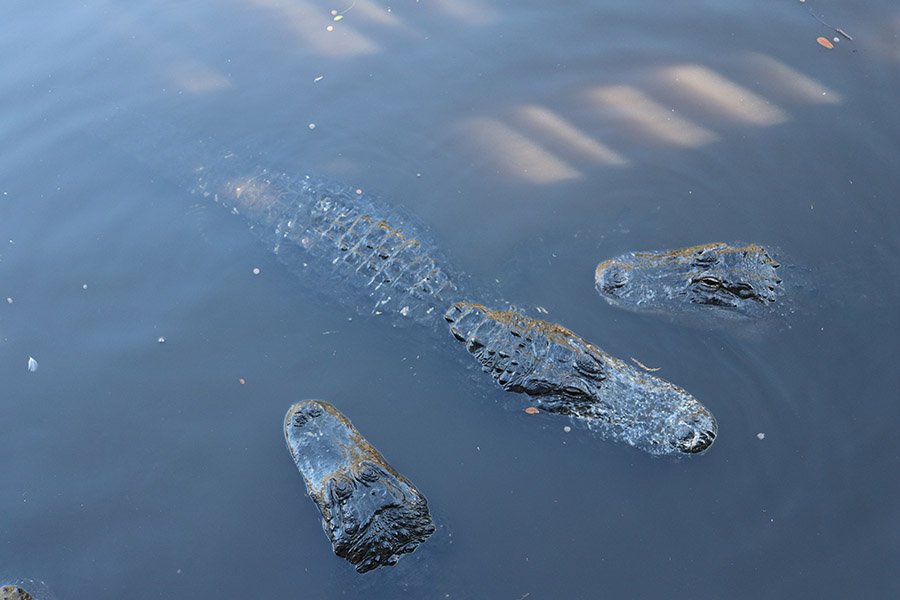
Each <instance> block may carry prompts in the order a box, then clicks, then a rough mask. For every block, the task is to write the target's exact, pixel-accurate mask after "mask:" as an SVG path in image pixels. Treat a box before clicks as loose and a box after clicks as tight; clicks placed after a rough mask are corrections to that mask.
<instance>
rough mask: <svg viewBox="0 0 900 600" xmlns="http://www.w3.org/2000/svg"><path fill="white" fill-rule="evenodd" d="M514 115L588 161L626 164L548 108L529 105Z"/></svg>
mask: <svg viewBox="0 0 900 600" xmlns="http://www.w3.org/2000/svg"><path fill="white" fill-rule="evenodd" d="M515 115H516V116H517V117H519V118H520V119H521V120H522V121H523V122H524V123H526V124H528V125H530V126H532V127H533V128H534V129H535V130H537V131H540V133H541V134H542V135H544V136H546V137H548V138H555V139H556V140H557V141H558V142H559V143H560V144H561V145H562V146H564V147H565V148H567V149H569V150H572V151H574V152H577V153H578V154H581V155H582V156H584V157H585V158H586V159H588V160H590V161H593V162H595V163H601V164H605V165H614V166H622V165H626V164H628V161H627V160H626V159H625V158H624V157H622V156H621V155H620V154H618V153H617V152H616V151H614V150H612V149H611V148H609V147H607V146H605V145H603V144H601V143H600V142H598V141H597V140H595V139H593V138H592V137H590V136H589V135H587V134H585V133H583V132H582V131H580V130H579V129H578V128H577V127H575V126H574V125H572V124H571V123H569V122H568V121H566V120H565V119H563V118H562V117H561V116H559V115H558V114H557V113H555V112H553V111H552V110H550V109H549V108H545V107H543V106H537V105H533V104H529V105H526V106H520V107H519V108H517V109H515Z"/></svg>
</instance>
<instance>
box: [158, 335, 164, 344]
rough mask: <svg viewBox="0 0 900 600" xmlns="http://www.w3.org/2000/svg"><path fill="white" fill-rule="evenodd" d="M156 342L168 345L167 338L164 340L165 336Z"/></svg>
mask: <svg viewBox="0 0 900 600" xmlns="http://www.w3.org/2000/svg"><path fill="white" fill-rule="evenodd" d="M156 341H157V342H159V343H160V344H165V343H166V338H164V337H163V336H159V339H158V340H156Z"/></svg>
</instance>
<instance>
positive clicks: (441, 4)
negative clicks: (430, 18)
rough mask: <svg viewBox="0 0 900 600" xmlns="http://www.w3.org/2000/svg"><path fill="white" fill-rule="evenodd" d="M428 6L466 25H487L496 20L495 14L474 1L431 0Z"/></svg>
mask: <svg viewBox="0 0 900 600" xmlns="http://www.w3.org/2000/svg"><path fill="white" fill-rule="evenodd" d="M428 5H429V6H433V7H434V8H436V9H438V10H440V11H441V12H442V13H444V14H445V15H447V16H448V17H451V18H453V19H456V20H457V21H460V22H462V23H465V24H467V25H487V24H489V23H492V22H494V21H495V20H496V19H497V12H496V11H495V10H494V9H493V8H489V7H488V6H487V5H486V4H484V3H481V2H477V1H476V0H431V1H430V2H429V3H428Z"/></svg>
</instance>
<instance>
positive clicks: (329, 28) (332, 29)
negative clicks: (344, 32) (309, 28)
mask: <svg viewBox="0 0 900 600" xmlns="http://www.w3.org/2000/svg"><path fill="white" fill-rule="evenodd" d="M325 31H334V25H329V26H328V27H326V28H325Z"/></svg>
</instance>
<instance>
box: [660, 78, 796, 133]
mask: <svg viewBox="0 0 900 600" xmlns="http://www.w3.org/2000/svg"><path fill="white" fill-rule="evenodd" d="M662 78H663V79H664V80H667V81H668V82H670V83H672V84H674V85H675V86H676V87H677V89H678V90H679V91H681V92H683V93H685V94H687V95H689V96H690V97H691V99H692V100H694V101H696V102H698V103H699V104H702V105H704V106H705V107H706V108H708V109H710V110H714V111H717V112H719V113H720V114H722V115H724V116H726V117H728V118H731V119H734V120H736V121H743V122H745V123H749V124H752V125H776V124H778V123H783V122H785V121H787V120H788V115H787V113H785V112H784V111H783V110H782V109H781V108H779V107H778V106H776V105H774V104H772V103H771V102H769V101H768V100H766V99H765V98H763V97H761V96H758V95H756V94H754V93H753V92H751V91H750V90H748V89H747V88H745V87H743V86H740V85H738V84H736V83H734V82H732V81H729V80H728V79H726V78H724V77H722V76H721V75H719V74H718V73H716V72H714V71H712V70H710V69H707V68H706V67H702V66H700V65H680V66H675V67H670V68H668V69H665V70H664V71H663V74H662Z"/></svg>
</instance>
